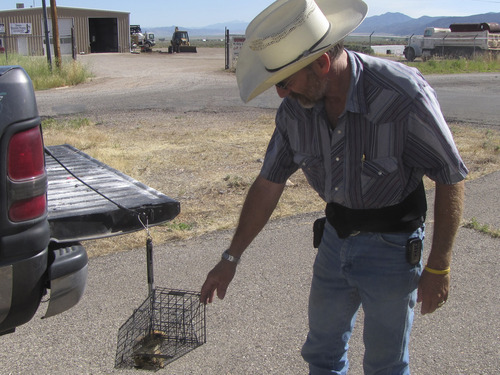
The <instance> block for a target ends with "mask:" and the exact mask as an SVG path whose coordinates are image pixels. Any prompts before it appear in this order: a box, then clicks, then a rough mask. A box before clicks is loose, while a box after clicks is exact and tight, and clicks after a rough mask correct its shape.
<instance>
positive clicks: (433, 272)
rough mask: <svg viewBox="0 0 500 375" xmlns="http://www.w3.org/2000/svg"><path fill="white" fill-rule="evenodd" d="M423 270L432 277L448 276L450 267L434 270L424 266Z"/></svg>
mask: <svg viewBox="0 0 500 375" xmlns="http://www.w3.org/2000/svg"><path fill="white" fill-rule="evenodd" d="M425 270H426V271H427V272H429V273H432V274H434V275H448V274H449V273H450V267H448V268H446V269H444V270H435V269H433V268H429V267H427V266H425Z"/></svg>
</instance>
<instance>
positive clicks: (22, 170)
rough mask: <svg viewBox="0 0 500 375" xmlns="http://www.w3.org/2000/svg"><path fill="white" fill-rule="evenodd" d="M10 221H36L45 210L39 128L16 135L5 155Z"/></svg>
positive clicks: (44, 186) (45, 190) (42, 152)
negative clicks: (8, 181)
mask: <svg viewBox="0 0 500 375" xmlns="http://www.w3.org/2000/svg"><path fill="white" fill-rule="evenodd" d="M7 158H8V159H7V174H8V177H9V180H10V183H9V197H10V199H9V219H10V220H12V221H14V222H20V221H25V220H32V219H36V218H38V217H40V216H42V215H44V214H45V212H46V210H47V175H46V172H45V159H44V150H43V140H42V132H41V129H40V127H39V126H37V127H34V128H31V129H28V130H26V131H22V132H19V133H16V134H14V135H13V136H12V138H11V139H10V142H9V148H8V153H7Z"/></svg>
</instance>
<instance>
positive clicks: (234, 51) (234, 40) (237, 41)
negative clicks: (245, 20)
mask: <svg viewBox="0 0 500 375" xmlns="http://www.w3.org/2000/svg"><path fill="white" fill-rule="evenodd" d="M244 42H245V35H231V36H230V42H229V43H230V44H229V46H230V47H229V48H230V53H231V57H230V59H231V68H232V69H236V63H237V62H238V56H239V55H240V51H241V48H242V47H243V43H244Z"/></svg>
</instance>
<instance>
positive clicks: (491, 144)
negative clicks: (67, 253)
mask: <svg viewBox="0 0 500 375" xmlns="http://www.w3.org/2000/svg"><path fill="white" fill-rule="evenodd" d="M274 115H275V112H274V110H256V109H251V108H250V109H248V110H247V112H245V111H243V112H242V111H241V110H240V111H238V112H235V113H227V112H226V113H214V112H210V113H199V112H191V113H189V112H188V113H185V114H184V113H181V114H179V113H168V112H164V113H162V112H158V113H156V114H153V115H152V116H151V114H150V115H148V118H147V120H146V119H143V118H142V117H141V115H140V114H135V113H125V114H121V115H114V116H113V119H112V120H111V119H110V120H106V119H98V120H96V121H90V120H88V119H77V120H75V119H67V120H62V119H59V120H47V121H45V122H44V136H45V141H46V144H47V145H54V144H62V143H69V144H71V145H73V146H75V147H77V148H79V149H81V150H83V151H85V152H86V153H88V154H89V155H91V156H93V157H95V158H97V159H99V160H101V161H103V162H104V163H107V164H109V165H111V166H112V167H114V168H116V169H118V170H120V171H122V172H124V173H126V174H128V175H130V176H132V177H133V178H135V179H137V180H139V181H141V182H143V183H145V184H147V185H149V186H151V187H153V188H155V189H157V190H159V191H161V192H163V193H164V194H166V195H168V196H170V197H172V198H174V199H177V200H179V201H180V202H181V213H180V214H179V216H178V217H177V218H175V219H174V220H173V221H172V222H169V223H167V224H164V225H161V226H157V227H155V228H152V230H151V233H152V235H153V237H154V240H155V242H156V243H162V242H165V241H167V240H172V239H184V238H188V237H193V236H198V235H200V234H203V233H207V232H210V231H215V230H220V229H228V228H233V227H234V226H235V225H236V223H237V220H238V215H239V211H240V208H241V205H242V203H243V199H244V197H245V195H246V192H247V190H248V187H249V186H250V184H251V183H252V181H253V179H254V178H255V177H256V176H257V174H258V172H259V170H260V167H261V163H262V158H263V156H264V153H265V150H266V146H267V142H268V140H269V137H270V135H271V134H272V131H273V128H274V125H273V122H274ZM451 128H452V131H453V133H454V135H455V139H456V142H457V145H458V147H459V149H460V151H461V154H462V156H463V158H464V160H465V162H466V164H467V166H468V167H469V169H470V171H471V174H470V176H469V178H477V177H480V176H482V175H485V174H488V173H491V172H493V171H496V170H500V132H499V131H497V130H491V129H484V128H477V127H472V126H466V125H458V124H452V125H451ZM291 182H292V183H293V185H290V186H289V187H287V189H286V191H285V194H284V196H283V198H282V200H281V202H280V203H279V205H278V208H277V210H276V211H275V213H274V216H273V217H274V218H279V217H285V216H290V215H294V214H297V213H301V212H314V211H320V210H322V209H323V203H322V201H321V200H320V199H319V198H318V197H317V195H316V193H314V191H313V190H312V189H311V188H309V185H308V184H307V181H306V180H305V178H304V176H303V174H302V173H301V172H298V173H296V174H295V175H294V176H292V178H291ZM144 241H145V234H144V233H142V232H139V233H134V234H130V235H124V236H119V237H115V238H111V239H103V240H98V241H88V242H87V243H86V244H85V245H86V247H87V249H88V251H89V255H90V256H98V255H103V254H107V253H111V252H117V251H120V250H125V249H131V248H135V247H140V246H144Z"/></svg>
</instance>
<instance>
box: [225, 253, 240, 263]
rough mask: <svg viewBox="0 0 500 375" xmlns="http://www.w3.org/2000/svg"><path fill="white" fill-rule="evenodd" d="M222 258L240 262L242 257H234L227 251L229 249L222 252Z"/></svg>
mask: <svg viewBox="0 0 500 375" xmlns="http://www.w3.org/2000/svg"><path fill="white" fill-rule="evenodd" d="M222 259H224V260H228V261H230V262H233V263H236V264H238V263H239V262H240V258H236V257H233V256H232V255H230V254H228V253H227V250H226V251H224V252H223V253H222Z"/></svg>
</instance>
